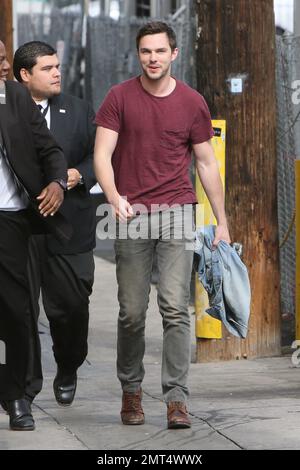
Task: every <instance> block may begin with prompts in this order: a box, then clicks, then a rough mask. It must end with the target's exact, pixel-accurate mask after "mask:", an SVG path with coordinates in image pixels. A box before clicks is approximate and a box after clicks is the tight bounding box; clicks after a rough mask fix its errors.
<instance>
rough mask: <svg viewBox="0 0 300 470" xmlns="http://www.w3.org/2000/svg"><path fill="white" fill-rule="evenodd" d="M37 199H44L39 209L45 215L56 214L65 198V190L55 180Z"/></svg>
mask: <svg viewBox="0 0 300 470" xmlns="http://www.w3.org/2000/svg"><path fill="white" fill-rule="evenodd" d="M37 200H38V201H42V202H41V204H40V205H39V211H40V213H41V214H42V215H43V216H44V217H47V216H48V215H54V214H55V212H57V211H58V209H59V208H60V206H61V204H62V202H63V200H64V191H63V189H62V187H61V186H60V185H59V184H58V183H57V182H55V181H53V182H52V183H50V184H48V186H46V187H45V188H44V189H43V190H42V192H41V194H40V195H39V196H38V197H37Z"/></svg>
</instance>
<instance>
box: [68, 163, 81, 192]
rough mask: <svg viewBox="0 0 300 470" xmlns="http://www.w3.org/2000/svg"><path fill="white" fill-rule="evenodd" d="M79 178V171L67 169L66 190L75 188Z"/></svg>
mask: <svg viewBox="0 0 300 470" xmlns="http://www.w3.org/2000/svg"><path fill="white" fill-rule="evenodd" d="M80 178H81V175H80V173H79V171H78V170H76V168H69V169H68V182H67V186H68V189H73V188H75V186H77V184H78V183H79V181H80Z"/></svg>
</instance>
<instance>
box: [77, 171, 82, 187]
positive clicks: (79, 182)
mask: <svg viewBox="0 0 300 470" xmlns="http://www.w3.org/2000/svg"><path fill="white" fill-rule="evenodd" d="M78 184H79V185H80V184H83V176H82V174H81V173H79V181H78Z"/></svg>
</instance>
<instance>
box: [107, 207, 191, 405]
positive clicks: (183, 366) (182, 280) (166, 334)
mask: <svg viewBox="0 0 300 470" xmlns="http://www.w3.org/2000/svg"><path fill="white" fill-rule="evenodd" d="M183 211H184V214H185V218H184V219H183V217H182V214H183ZM168 212H169V216H170V217H169V218H168V217H166V215H167V213H168ZM162 214H163V216H162ZM140 220H143V221H144V222H148V227H150V225H151V229H152V233H151V231H150V229H149V228H148V229H147V227H146V228H145V226H144V228H143V229H142V230H140V233H141V234H142V238H137V239H132V238H131V239H120V237H119V238H117V240H116V242H115V252H116V265H117V280H118V299H119V304H120V312H119V320H118V357H117V373H118V378H119V380H120V382H121V385H122V388H123V390H124V391H128V392H135V391H136V390H137V389H138V388H139V387H140V385H141V382H142V380H143V378H144V373H145V372H144V366H143V357H144V352H145V319H146V311H147V307H148V302H149V293H150V281H151V271H152V264H153V256H154V253H155V252H156V255H157V268H158V276H159V278H158V284H157V302H158V307H159V311H160V314H161V316H162V324H163V352H162V391H163V394H164V398H165V401H166V402H170V401H181V402H185V401H186V398H187V396H188V388H187V376H188V370H189V364H190V318H189V312H188V305H189V295H190V279H191V271H192V261H193V239H194V234H193V223H192V220H193V208H192V205H186V206H179V207H177V209H176V210H174V211H173V212H172V211H164V212H162V213H160V214H158V213H156V214H144V215H142V216H140V218H139V221H140ZM136 223H137V221H136V220H133V221H132V222H130V223H129V225H131V224H136ZM119 226H120V227H121V224H119ZM127 228H128V226H127ZM131 228H132V226H131ZM183 228H184V233H183ZM122 229H123V235H124V226H123V227H122ZM133 232H134V231H133ZM169 232H171V233H169ZM131 233H132V231H131ZM169 235H170V236H169ZM124 238H125V237H124Z"/></svg>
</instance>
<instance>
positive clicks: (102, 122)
mask: <svg viewBox="0 0 300 470" xmlns="http://www.w3.org/2000/svg"><path fill="white" fill-rule="evenodd" d="M95 124H97V126H101V127H105V128H106V129H111V130H112V131H115V132H119V131H120V127H121V119H120V110H119V106H118V101H117V97H116V95H115V93H114V91H113V90H110V91H109V92H108V94H107V95H106V97H105V99H104V101H103V103H102V104H101V106H100V108H99V109H98V111H97V114H96V117H95Z"/></svg>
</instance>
